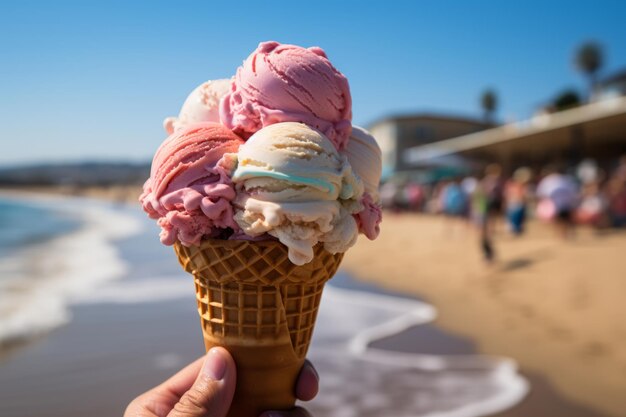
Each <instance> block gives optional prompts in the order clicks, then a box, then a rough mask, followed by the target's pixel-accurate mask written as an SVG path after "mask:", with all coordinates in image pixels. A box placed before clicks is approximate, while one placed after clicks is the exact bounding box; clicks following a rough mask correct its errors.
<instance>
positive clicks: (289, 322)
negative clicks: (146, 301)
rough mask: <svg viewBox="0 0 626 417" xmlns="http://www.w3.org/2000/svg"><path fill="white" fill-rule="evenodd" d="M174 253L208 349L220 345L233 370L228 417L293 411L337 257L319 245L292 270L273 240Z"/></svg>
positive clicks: (207, 244) (208, 244)
mask: <svg viewBox="0 0 626 417" xmlns="http://www.w3.org/2000/svg"><path fill="white" fill-rule="evenodd" d="M174 248H175V251H176V254H177V256H178V260H179V261H180V264H181V265H182V266H183V268H184V269H185V270H186V271H187V272H189V273H191V274H192V275H193V277H194V282H195V287H196V299H197V301H198V313H199V314H200V321H201V325H202V333H203V336H204V344H205V347H206V349H207V351H208V350H209V349H211V348H212V347H214V346H223V347H225V348H226V349H227V350H228V351H229V352H230V353H231V354H232V355H233V358H234V359H235V363H236V364H237V388H236V391H235V398H234V399H233V405H232V407H231V409H230V411H229V414H228V416H229V417H235V416H237V417H256V416H258V415H259V414H261V413H262V412H263V411H266V410H282V409H289V408H292V407H293V406H294V404H295V401H296V398H295V383H296V379H297V377H298V374H299V372H300V369H301V367H302V365H303V363H304V358H305V355H306V352H307V350H308V348H309V343H310V341H311V336H312V334H313V327H314V325H315V318H316V316H317V310H318V307H319V303H320V300H321V296H322V290H323V288H324V284H325V283H326V281H328V280H329V279H330V278H331V277H332V276H333V275H334V273H335V271H336V270H337V268H338V267H339V264H340V262H341V259H342V258H343V254H335V255H332V254H330V253H328V252H327V251H326V250H324V249H323V247H322V246H321V245H318V246H316V247H315V248H314V250H315V257H314V258H313V260H312V261H311V262H310V263H308V264H305V265H301V266H298V265H294V264H293V263H291V261H290V260H289V258H288V256H287V248H286V247H285V246H284V245H283V244H281V243H280V242H276V241H261V242H248V241H236V240H205V241H203V242H202V243H201V245H199V246H192V247H186V246H183V245H182V244H180V243H176V245H175V247H174Z"/></svg>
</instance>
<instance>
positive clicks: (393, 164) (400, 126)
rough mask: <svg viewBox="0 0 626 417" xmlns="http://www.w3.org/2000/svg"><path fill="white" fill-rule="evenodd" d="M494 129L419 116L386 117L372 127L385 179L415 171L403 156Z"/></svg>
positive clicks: (459, 119)
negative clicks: (448, 140)
mask: <svg viewBox="0 0 626 417" xmlns="http://www.w3.org/2000/svg"><path fill="white" fill-rule="evenodd" d="M490 127H493V125H492V124H490V123H485V122H484V121H481V120H477V119H471V118H466V117H457V116H449V115H442V114H431V113H417V114H408V115H396V116H390V117H386V118H383V119H380V120H377V121H376V122H374V123H372V124H370V125H369V126H368V129H369V131H370V132H371V133H372V134H373V135H374V137H375V138H376V140H377V141H378V144H379V145H380V148H381V150H382V157H383V178H388V177H389V176H391V175H393V174H397V173H399V172H403V171H410V170H412V169H413V166H412V165H411V163H410V161H407V160H406V159H405V158H404V157H403V155H404V154H405V151H407V150H408V149H411V148H415V147H420V146H425V145H430V144H435V143H438V142H440V141H443V140H446V139H449V138H454V137H458V136H463V135H468V134H473V133H476V132H480V131H483V130H485V129H488V128H490Z"/></svg>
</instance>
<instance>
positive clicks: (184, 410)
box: [168, 347, 236, 417]
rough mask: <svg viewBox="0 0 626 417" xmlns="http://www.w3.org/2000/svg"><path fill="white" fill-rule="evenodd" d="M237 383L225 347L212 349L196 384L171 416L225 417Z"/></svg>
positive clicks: (186, 393)
mask: <svg viewBox="0 0 626 417" xmlns="http://www.w3.org/2000/svg"><path fill="white" fill-rule="evenodd" d="M235 383H236V370H235V361H234V360H233V358H232V356H230V354H229V353H228V352H227V351H226V349H224V348H221V347H216V348H213V349H211V350H210V351H209V352H208V353H207V354H206V357H205V360H204V363H203V364H202V368H201V369H200V372H199V373H198V376H197V378H196V379H195V381H194V382H193V385H192V386H191V387H190V388H189V389H188V390H187V391H186V392H185V393H184V394H183V395H182V396H181V397H180V400H179V401H178V402H177V403H176V404H174V408H173V409H172V411H171V412H170V413H169V414H168V417H204V416H207V415H209V416H211V417H224V416H226V413H227V412H228V409H229V408H230V403H231V402H232V400H233V394H234V393H235ZM179 387H180V386H179Z"/></svg>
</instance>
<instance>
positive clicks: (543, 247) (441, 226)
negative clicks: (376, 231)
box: [344, 213, 626, 416]
mask: <svg viewBox="0 0 626 417" xmlns="http://www.w3.org/2000/svg"><path fill="white" fill-rule="evenodd" d="M382 226H383V227H382V233H381V235H380V238H379V239H378V240H377V241H376V242H368V241H366V240H360V241H359V242H358V243H357V245H356V246H355V247H354V248H353V249H352V250H351V251H350V252H349V253H348V255H347V256H346V258H345V261H344V267H345V268H346V269H347V270H348V271H349V272H350V273H351V274H352V275H354V276H355V277H358V279H360V280H364V281H366V282H372V283H375V284H376V285H380V286H382V287H384V288H388V289H392V290H394V291H399V292H403V293H409V294H415V295H419V296H421V297H424V298H425V299H426V300H427V301H428V302H430V303H432V304H433V305H435V306H436V307H437V309H438V311H439V316H438V319H437V320H436V322H435V323H436V324H437V325H439V326H441V327H442V328H444V329H446V330H448V331H450V332H453V333H454V334H458V335H463V336H466V337H468V338H470V340H473V341H474V342H475V343H476V346H477V348H478V350H479V351H480V352H483V353H489V354H498V355H506V356H509V357H511V358H514V359H515V360H516V361H518V362H519V363H520V366H521V369H522V370H523V371H524V370H525V371H527V372H530V373H533V374H540V375H543V376H544V377H545V379H546V381H547V382H549V383H550V384H551V385H552V386H553V387H554V388H555V390H556V392H558V393H562V395H564V396H565V397H566V398H568V399H570V400H571V401H573V402H576V403H580V404H583V405H585V406H587V407H591V408H593V409H595V410H598V412H603V413H606V414H609V415H613V416H625V415H626V400H625V399H624V387H626V324H625V323H624V317H626V307H625V306H624V303H623V302H622V300H621V297H622V296H623V294H624V293H626V280H625V279H624V271H626V257H625V256H624V254H626V233H624V232H611V233H608V232H607V233H606V234H603V235H596V234H594V233H592V232H591V231H588V230H581V231H579V233H578V235H577V237H576V238H575V239H573V240H572V241H568V242H564V241H562V240H559V239H557V238H556V237H555V236H554V234H553V233H552V230H551V229H550V228H548V227H546V225H544V224H541V223H532V224H531V225H530V228H529V231H528V233H527V235H526V236H523V237H521V238H519V239H515V238H512V237H509V236H507V234H506V233H505V231H504V225H503V224H502V225H501V226H502V227H501V228H500V233H499V235H498V237H497V239H496V250H497V252H498V261H497V262H496V264H495V265H485V264H484V263H483V262H482V260H481V257H480V252H479V247H478V243H477V237H476V235H475V234H474V232H473V230H471V229H470V228H468V227H466V226H465V225H464V224H449V223H447V222H446V221H445V219H443V218H440V217H430V216H418V215H394V214H392V213H387V215H386V217H385V219H384V222H383V225H382ZM536 388H537V387H536ZM546 415H548V414H546ZM552 415H556V414H552ZM563 415H569V414H563Z"/></svg>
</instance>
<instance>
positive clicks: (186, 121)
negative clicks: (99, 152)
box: [163, 79, 232, 135]
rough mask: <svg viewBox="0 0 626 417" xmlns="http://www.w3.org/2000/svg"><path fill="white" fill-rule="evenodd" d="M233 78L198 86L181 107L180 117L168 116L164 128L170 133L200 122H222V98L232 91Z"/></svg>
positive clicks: (211, 81) (207, 82)
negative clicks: (220, 112) (220, 106)
mask: <svg viewBox="0 0 626 417" xmlns="http://www.w3.org/2000/svg"><path fill="white" fill-rule="evenodd" d="M231 81H232V80H231V79H221V80H210V81H206V82H203V83H202V84H200V85H199V86H198V87H196V88H195V89H194V90H193V91H192V92H191V93H190V94H189V96H188V97H187V99H186V100H185V102H184V103H183V106H182V107H181V108H180V112H179V113H178V117H167V118H166V119H165V120H164V121H163V128H164V129H165V131H166V132H167V134H168V135H171V134H172V133H174V131H176V130H179V129H182V128H184V127H186V126H189V125H191V124H193V123H198V122H215V123H219V122H220V115H219V103H220V99H221V98H222V97H223V96H225V95H226V93H228V92H229V91H230V84H231Z"/></svg>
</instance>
